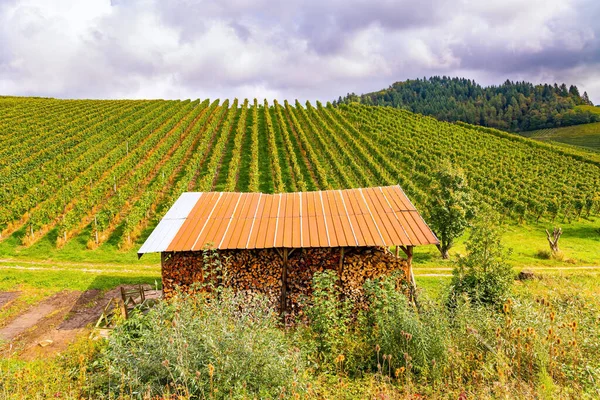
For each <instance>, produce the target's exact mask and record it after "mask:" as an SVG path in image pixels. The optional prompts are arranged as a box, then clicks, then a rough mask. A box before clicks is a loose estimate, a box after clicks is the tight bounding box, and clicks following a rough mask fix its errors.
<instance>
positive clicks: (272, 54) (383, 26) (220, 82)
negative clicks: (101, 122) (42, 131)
mask: <svg viewBox="0 0 600 400" xmlns="http://www.w3.org/2000/svg"><path fill="white" fill-rule="evenodd" d="M45 1H46V0H28V2H29V3H31V4H30V5H27V6H25V3H24V2H21V1H19V0H10V1H2V0H0V92H3V94H4V93H6V94H36V95H48V96H57V97H101V98H106V97H167V98H173V97H186V98H187V97H203V96H208V95H210V96H213V97H215V96H216V97H222V98H232V97H235V96H239V94H240V93H243V94H246V95H248V93H251V92H252V91H253V90H256V91H257V92H259V93H257V94H256V95H257V96H260V95H261V93H264V94H265V95H268V96H273V97H277V98H279V99H284V98H288V99H295V98H298V99H310V100H314V99H320V100H325V101H326V100H332V99H334V98H337V97H338V96H339V95H344V94H345V93H347V92H357V93H360V92H366V91H372V90H377V89H380V88H383V87H387V86H388V85H390V84H391V83H393V82H394V81H398V80H404V79H409V78H417V77H423V76H429V75H433V74H443V75H457V74H461V75H465V74H466V75H467V77H484V80H485V82H482V83H496V84H499V83H502V82H503V81H504V80H506V79H529V80H532V81H534V82H538V81H539V80H541V79H554V80H556V81H559V82H562V81H565V82H566V83H567V84H570V83H578V84H581V85H588V86H590V89H589V90H590V91H591V92H590V96H591V97H592V99H600V85H594V84H590V82H592V83H593V82H595V81H596V82H597V81H600V24H598V23H597V21H599V20H600V2H597V1H596V0H564V1H563V0H547V1H546V2H545V3H544V8H543V9H540V8H539V7H541V6H540V4H542V3H539V4H538V3H531V4H530V3H528V4H526V5H523V6H522V7H521V6H519V7H516V6H515V4H511V3H510V1H509V2H508V3H507V1H505V0H489V1H487V2H478V1H475V0H473V1H470V0H464V1H461V2H459V3H456V2H450V1H447V0H421V1H419V0H403V1H391V0H378V1H375V0H346V1H342V0H329V1H326V0H320V1H318V0H309V1H301V0H290V1H286V2H281V1H275V0H254V1H251V0H223V1H217V0H214V1H205V0H202V1H200V0H176V1H159V0H137V1H134V0H131V1H124V0H111V1H110V4H109V5H107V3H106V2H105V1H104V0H88V1H89V2H90V3H89V4H94V5H95V6H97V8H98V10H99V11H98V15H97V17H96V16H94V15H86V18H87V19H86V21H88V22H87V25H85V26H81V22H80V21H81V20H82V19H81V18H80V15H78V14H77V13H76V12H75V11H74V12H73V13H72V14H69V12H65V13H52V12H50V11H48V9H47V7H44V5H45V4H47V3H45ZM65 1H73V2H74V3H75V2H76V1H78V0H65ZM532 1H533V2H535V1H538V2H540V1H541V0H532ZM36 2H37V3H38V5H36ZM519 4H521V3H519ZM103 5H106V7H104V6H103ZM536 7H537V8H536ZM532 10H534V11H537V10H539V11H540V12H539V13H537V14H535V15H533V14H528V13H531V12H532ZM15 12H16V13H17V16H15ZM79 12H81V11H79ZM530 17H531V18H530ZM581 89H582V90H586V87H585V86H583V87H581ZM250 96H252V95H251V94H250ZM252 97H253V96H252Z"/></svg>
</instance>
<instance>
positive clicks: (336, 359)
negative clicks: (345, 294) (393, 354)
mask: <svg viewBox="0 0 600 400" xmlns="http://www.w3.org/2000/svg"><path fill="white" fill-rule="evenodd" d="M305 310H306V315H307V317H308V324H307V325H304V326H300V327H299V329H298V331H297V332H296V335H298V336H300V337H299V341H303V342H304V349H305V353H306V355H307V358H308V359H309V360H310V361H311V362H313V363H314V364H315V366H316V367H317V368H318V369H320V370H324V371H350V372H356V371H357V370H359V369H361V367H362V364H363V362H362V360H361V358H362V354H364V351H363V349H362V348H363V347H364V346H363V342H362V339H361V337H360V334H359V332H357V331H356V330H355V329H354V328H355V325H354V324H353V318H352V304H351V303H350V302H349V301H347V300H342V293H341V291H340V287H339V285H338V276H337V274H336V272H335V271H333V270H326V271H324V272H320V273H316V274H315V275H314V277H313V293H312V299H311V301H310V304H309V305H308V307H305Z"/></svg>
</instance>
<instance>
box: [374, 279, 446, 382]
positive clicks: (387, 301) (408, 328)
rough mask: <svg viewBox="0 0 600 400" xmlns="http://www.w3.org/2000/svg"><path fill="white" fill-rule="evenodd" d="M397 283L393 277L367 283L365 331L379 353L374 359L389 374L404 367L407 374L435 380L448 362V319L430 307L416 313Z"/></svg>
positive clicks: (380, 368) (378, 367)
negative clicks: (446, 335)
mask: <svg viewBox="0 0 600 400" xmlns="http://www.w3.org/2000/svg"><path fill="white" fill-rule="evenodd" d="M395 284H396V279H395V278H394V277H388V278H385V279H379V280H374V281H367V282H366V283H365V292H366V295H367V299H368V309H367V311H366V318H365V321H364V322H366V324H365V327H364V328H365V329H364V330H365V334H366V338H367V339H368V341H369V343H370V349H371V351H372V352H374V353H376V354H373V357H372V360H376V362H377V364H376V367H377V370H378V371H381V370H382V369H384V372H386V371H385V370H387V374H388V375H392V374H390V371H396V370H397V369H398V368H402V369H401V370H402V371H405V373H406V374H410V373H412V372H415V373H417V374H419V375H421V376H422V377H423V378H432V379H436V378H437V377H439V372H440V367H441V366H443V365H444V363H445V359H446V350H445V348H446V340H445V330H446V329H447V327H446V326H445V321H446V318H445V317H444V316H443V315H441V314H440V313H439V312H438V311H437V310H435V309H433V308H429V307H422V309H421V312H420V314H417V313H416V311H415V309H414V308H413V307H412V306H411V305H410V304H409V302H408V299H407V297H406V296H405V295H404V294H403V293H402V292H400V291H398V290H396V287H395ZM440 317H441V318H440ZM383 356H386V357H385V359H384V357H383ZM382 361H383V365H382ZM386 364H387V365H386Z"/></svg>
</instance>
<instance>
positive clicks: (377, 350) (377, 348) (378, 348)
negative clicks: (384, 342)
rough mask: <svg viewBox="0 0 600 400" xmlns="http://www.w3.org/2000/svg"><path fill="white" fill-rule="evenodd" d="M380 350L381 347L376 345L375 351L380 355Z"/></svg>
mask: <svg viewBox="0 0 600 400" xmlns="http://www.w3.org/2000/svg"><path fill="white" fill-rule="evenodd" d="M379 350H381V347H379V345H375V351H376V352H378V353H379Z"/></svg>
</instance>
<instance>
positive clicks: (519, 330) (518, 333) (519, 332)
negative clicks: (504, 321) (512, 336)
mask: <svg viewBox="0 0 600 400" xmlns="http://www.w3.org/2000/svg"><path fill="white" fill-rule="evenodd" d="M515 333H516V334H517V336H521V328H517V331H516V332H515Z"/></svg>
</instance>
